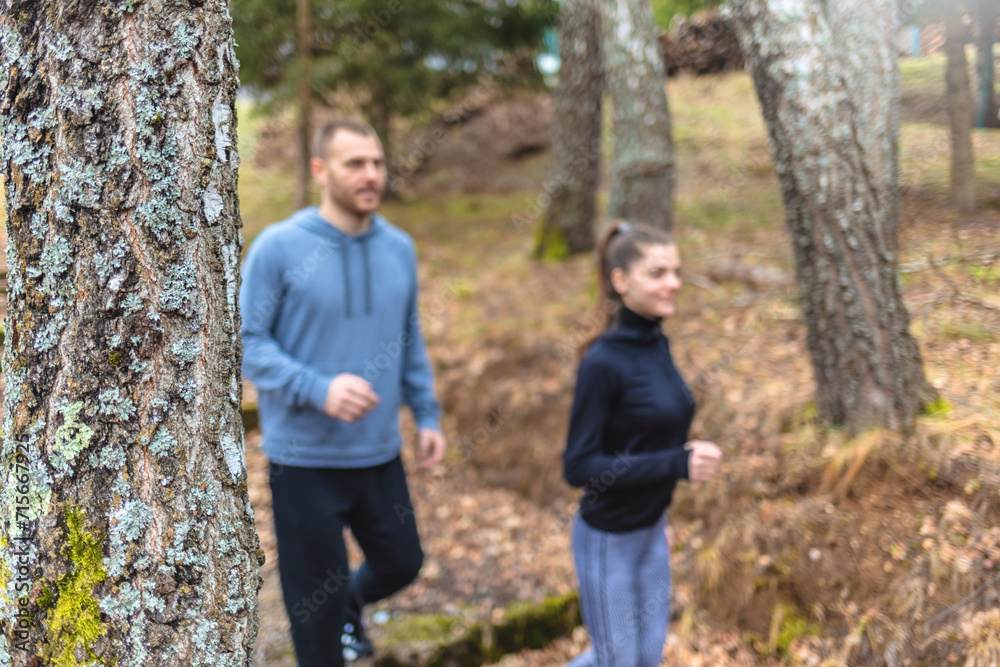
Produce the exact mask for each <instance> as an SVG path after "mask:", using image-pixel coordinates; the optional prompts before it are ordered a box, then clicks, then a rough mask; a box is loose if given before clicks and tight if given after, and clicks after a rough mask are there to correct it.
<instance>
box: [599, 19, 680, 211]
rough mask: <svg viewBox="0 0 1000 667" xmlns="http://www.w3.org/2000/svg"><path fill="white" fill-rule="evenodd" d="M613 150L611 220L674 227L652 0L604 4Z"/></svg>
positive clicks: (671, 159)
mask: <svg viewBox="0 0 1000 667" xmlns="http://www.w3.org/2000/svg"><path fill="white" fill-rule="evenodd" d="M601 6H602V9H603V14H602V17H601V22H602V26H601V30H602V33H603V41H602V44H603V49H604V59H605V60H604V62H605V70H604V71H605V74H606V77H607V86H608V90H609V91H610V92H611V101H612V104H613V105H614V127H615V134H614V136H615V145H614V161H613V164H612V170H611V173H612V181H611V198H610V202H609V203H608V217H610V218H617V219H626V220H630V221H632V222H641V223H645V224H648V225H652V226H654V227H660V228H662V229H667V230H670V229H671V228H672V227H673V196H674V156H673V143H672V140H671V136H670V113H669V111H668V109H667V95H666V88H665V86H666V77H665V75H664V72H663V56H662V55H661V53H660V46H659V42H658V41H657V38H656V28H655V25H654V23H653V10H652V8H651V7H650V4H649V0H601Z"/></svg>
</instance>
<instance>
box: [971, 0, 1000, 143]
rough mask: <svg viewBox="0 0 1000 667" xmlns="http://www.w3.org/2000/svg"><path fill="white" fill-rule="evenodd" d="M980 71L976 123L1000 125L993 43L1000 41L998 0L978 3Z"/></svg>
mask: <svg viewBox="0 0 1000 667" xmlns="http://www.w3.org/2000/svg"><path fill="white" fill-rule="evenodd" d="M975 25H976V71H977V72H978V73H979V82H978V83H979V89H978V90H977V91H976V95H975V97H976V100H977V109H978V112H977V114H976V127H1000V118H998V116H997V114H998V112H1000V105H998V103H997V94H996V71H995V69H996V68H995V67H994V66H993V44H994V43H995V42H996V26H997V5H996V0H978V2H977V3H976V21H975Z"/></svg>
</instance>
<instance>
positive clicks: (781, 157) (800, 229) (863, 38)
mask: <svg viewBox="0 0 1000 667" xmlns="http://www.w3.org/2000/svg"><path fill="white" fill-rule="evenodd" d="M732 9H733V13H734V18H735V25H736V28H737V32H738V34H739V36H740V41H741V43H742V45H743V49H744V52H745V53H746V54H747V57H748V64H749V66H750V69H751V71H752V73H753V78H754V83H755V85H756V88H757V94H758V96H759V98H760V101H761V106H762V107H763V110H764V116H765V119H766V121H767V126H768V131H769V134H770V138H771V147H772V150H773V152H774V155H775V162H776V164H777V171H778V175H779V178H780V181H781V190H782V197H783V199H784V204H785V216H786V223H787V225H788V228H789V231H790V232H791V236H792V240H793V243H794V249H795V260H796V262H795V263H796V274H797V278H798V283H799V291H800V294H801V300H802V308H803V315H804V317H805V322H806V326H807V332H808V337H807V343H808V347H809V352H810V355H811V357H812V362H813V369H814V375H815V379H816V396H817V407H818V410H819V413H820V415H821V416H822V417H823V418H824V419H825V420H826V421H828V422H830V423H833V424H836V425H843V426H846V427H847V429H848V430H849V431H851V432H857V431H860V430H862V429H865V428H868V427H873V426H881V427H887V428H891V429H897V430H907V429H909V428H910V427H911V426H912V424H913V420H914V417H915V416H916V415H917V413H918V412H919V410H920V408H921V407H922V406H923V405H924V404H925V403H926V402H927V401H928V400H931V399H932V398H933V396H934V391H933V389H932V388H931V387H930V385H929V384H928V383H927V382H926V380H925V379H924V372H923V365H922V362H921V358H920V351H919V349H918V347H917V343H916V341H915V340H914V339H913V337H912V336H911V335H910V332H909V315H908V313H907V311H906V306H905V305H904V303H903V300H902V297H901V293H900V285H899V280H898V269H897V262H898V247H897V227H898V221H899V186H898V155H897V145H898V133H899V131H898V122H899V121H898V107H899V75H898V71H897V68H896V55H895V50H894V49H895V47H894V44H895V42H894V39H895V34H896V23H897V21H896V0H842V1H841V2H837V3H829V2H825V1H824V0H801V1H800V2H796V3H789V2H784V1H779V0H736V1H735V2H734V3H733V8H732Z"/></svg>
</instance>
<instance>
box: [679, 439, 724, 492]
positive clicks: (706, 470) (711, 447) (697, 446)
mask: <svg viewBox="0 0 1000 667" xmlns="http://www.w3.org/2000/svg"><path fill="white" fill-rule="evenodd" d="M684 449H688V450H691V457H690V458H689V459H688V477H689V478H690V479H692V480H693V481H695V482H707V481H708V480H710V479H712V478H713V477H714V476H715V473H716V471H717V470H718V469H719V461H721V460H722V450H721V449H719V446H718V445H716V444H715V443H714V442H708V441H706V440H691V441H690V442H688V443H687V444H686V445H684Z"/></svg>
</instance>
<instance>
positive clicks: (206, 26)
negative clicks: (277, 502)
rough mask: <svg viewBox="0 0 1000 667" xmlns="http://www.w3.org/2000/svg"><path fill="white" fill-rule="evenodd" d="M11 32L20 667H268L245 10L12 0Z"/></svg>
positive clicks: (1, 74) (5, 506)
mask: <svg viewBox="0 0 1000 667" xmlns="http://www.w3.org/2000/svg"><path fill="white" fill-rule="evenodd" d="M0 47H2V54H3V55H2V60H0V166H2V170H3V179H4V186H5V188H6V194H7V197H6V213H7V233H8V240H9V244H8V251H7V259H8V265H9V267H10V272H9V275H8V316H7V320H6V321H5V342H6V345H5V349H4V360H3V370H4V373H5V380H6V395H5V414H4V428H3V444H2V448H0V464H2V465H0V517H2V518H0V571H3V572H5V573H8V576H6V577H4V583H5V584H6V585H5V587H4V595H3V596H0V635H2V638H0V664H11V665H16V666H18V667H21V666H23V665H28V664H30V663H31V661H32V660H33V659H42V660H43V661H46V663H50V662H51V663H52V664H60V665H61V664H77V661H78V660H83V661H84V662H87V663H88V664H117V665H119V666H121V667H124V666H125V665H144V666H146V665H177V664H184V665H249V664H251V662H252V660H251V655H252V646H253V642H254V637H255V633H256V627H257V619H256V591H257V588H258V586H259V577H258V574H257V567H258V565H259V563H258V554H259V553H260V552H259V548H258V543H257V537H256V533H255V531H254V528H253V516H252V509H251V508H250V506H249V503H248V501H247V488H246V471H245V463H244V461H243V433H242V428H241V420H240V418H239V410H240V402H241V396H240V393H241V392H240V386H241V385H240V382H239V368H240V362H241V356H242V349H241V347H240V344H239V340H238V335H237V334H238V330H239V313H238V310H237V303H236V299H235V294H236V293H237V290H238V281H239V276H238V261H239V257H240V255H241V249H242V235H241V231H240V222H239V210H238V202H237V196H236V170H237V168H238V163H239V161H238V155H237V153H236V150H235V145H236V138H235V114H234V100H235V94H236V87H237V80H236V60H235V56H234V52H233V44H232V32H231V20H230V17H229V13H228V6H227V3H226V2H225V0H203V1H199V2H187V0H183V1H182V0H95V2H92V3H65V2H59V1H57V0H30V1H29V0H0ZM18 475H21V476H22V478H24V479H27V480H28V481H27V482H25V484H24V485H22V486H23V487H27V489H28V493H24V494H19V493H16V492H15V489H16V487H17V486H18V483H12V482H16V481H17V479H18ZM22 545H23V546H22ZM74 545H75V546H74ZM22 548H23V550H24V551H25V555H23V556H21V555H20V551H21V550H22ZM77 556H78V557H79V558H77V562H75V561H74V557H77ZM84 556H85V557H86V563H87V565H86V567H82V566H80V562H82V561H80V558H83V557H84ZM21 558H23V559H24V560H23V561H22V560H16V559H21ZM15 561H16V562H15ZM22 563H26V565H24V567H25V571H26V572H27V573H28V575H27V576H28V577H29V579H30V583H31V587H30V592H29V593H28V594H27V595H23V594H15V593H19V592H16V591H15V589H14V587H15V586H16V585H17V583H18V581H17V578H18V576H19V574H18V572H19V568H20V567H21V566H22ZM88 596H89V597H88ZM22 603H23V604H22ZM20 611H24V612H25V613H28V614H30V615H31V617H32V619H33V623H32V627H31V628H30V632H29V633H28V636H27V638H24V637H22V636H20V635H15V634H14V630H15V627H16V621H15V618H16V616H15V614H17V613H19V612H20ZM74 611H75V612H76V613H77V618H76V620H72V621H71V619H70V617H71V616H72V614H73V613H74Z"/></svg>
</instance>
